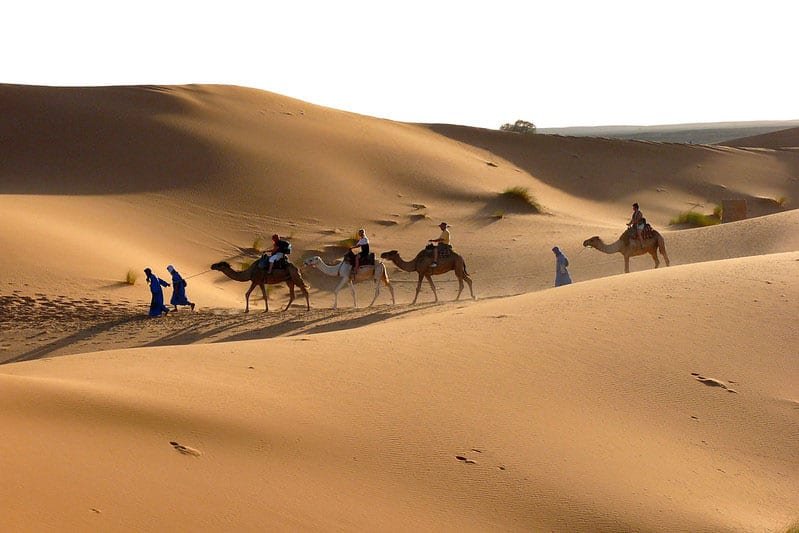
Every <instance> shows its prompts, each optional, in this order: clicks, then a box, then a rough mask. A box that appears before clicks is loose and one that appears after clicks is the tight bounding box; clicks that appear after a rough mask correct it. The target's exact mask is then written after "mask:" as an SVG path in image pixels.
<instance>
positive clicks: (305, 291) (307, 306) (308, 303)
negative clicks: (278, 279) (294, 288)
mask: <svg viewBox="0 0 799 533" xmlns="http://www.w3.org/2000/svg"><path fill="white" fill-rule="evenodd" d="M300 290H301V291H302V294H303V295H304V296H305V310H306V311H310V310H311V297H310V296H309V295H308V289H306V288H305V283H303V284H302V285H300Z"/></svg>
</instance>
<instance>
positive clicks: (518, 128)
mask: <svg viewBox="0 0 799 533" xmlns="http://www.w3.org/2000/svg"><path fill="white" fill-rule="evenodd" d="M499 129H500V130H502V131H510V132H513V133H535V130H536V127H535V124H533V123H532V122H529V121H527V120H517V121H516V122H514V123H513V124H503V125H502V126H500V127H499Z"/></svg>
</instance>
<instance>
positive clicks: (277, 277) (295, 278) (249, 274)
mask: <svg viewBox="0 0 799 533" xmlns="http://www.w3.org/2000/svg"><path fill="white" fill-rule="evenodd" d="M211 270H218V271H220V272H222V273H223V274H224V275H226V276H227V277H229V278H230V279H232V280H234V281H249V282H250V288H249V289H247V294H245V295H244V300H245V302H246V306H245V308H244V312H245V313H249V312H250V293H251V292H252V290H253V289H254V288H255V286H256V285H257V286H259V287H261V293H262V294H263V295H264V305H265V307H266V309H264V312H267V311H269V299H268V298H267V296H266V287H265V286H264V285H275V284H277V283H285V284H286V285H288V287H289V303H288V305H287V306H286V309H288V308H289V307H291V302H293V301H294V286H295V285H296V286H298V287H299V288H300V290H301V291H302V293H303V294H304V295H305V305H306V307H307V308H308V309H309V310H310V309H311V302H310V299H309V298H308V285H306V283H305V281H304V280H303V279H302V274H300V270H299V269H298V268H297V267H295V266H294V265H292V264H291V263H289V266H288V268H275V269H274V270H273V271H272V273H271V274H269V275H267V273H266V270H265V269H263V268H259V267H258V261H255V262H253V264H252V265H250V267H249V268H248V269H247V270H233V268H231V266H230V264H229V263H228V262H227V261H222V262H220V263H214V264H213V265H211ZM286 309H284V311H285V310H286Z"/></svg>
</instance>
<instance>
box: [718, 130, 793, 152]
mask: <svg viewBox="0 0 799 533" xmlns="http://www.w3.org/2000/svg"><path fill="white" fill-rule="evenodd" d="M721 144H723V145H725V146H747V147H751V148H771V149H776V148H795V147H798V146H799V128H790V129H786V130H780V131H775V132H771V133H766V134H763V135H755V136H752V137H742V138H739V139H732V140H730V141H726V142H723V143H721Z"/></svg>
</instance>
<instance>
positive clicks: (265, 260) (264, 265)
mask: <svg viewBox="0 0 799 533" xmlns="http://www.w3.org/2000/svg"><path fill="white" fill-rule="evenodd" d="M289 264H290V263H289V258H288V257H287V256H286V255H284V256H283V257H281V258H280V259H278V260H277V261H275V265H274V266H273V267H272V270H273V271H274V270H275V269H282V270H285V269H287V268H288V267H289ZM258 268H260V269H262V270H269V255H268V254H264V255H262V256H261V258H260V259H259V260H258Z"/></svg>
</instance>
